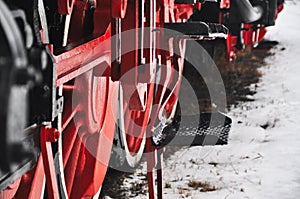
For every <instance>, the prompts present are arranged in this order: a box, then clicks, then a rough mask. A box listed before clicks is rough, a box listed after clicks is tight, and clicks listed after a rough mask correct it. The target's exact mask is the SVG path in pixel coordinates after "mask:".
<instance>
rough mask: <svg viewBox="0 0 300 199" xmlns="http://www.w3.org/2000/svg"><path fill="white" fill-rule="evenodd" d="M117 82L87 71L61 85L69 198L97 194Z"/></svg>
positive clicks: (106, 159)
mask: <svg viewBox="0 0 300 199" xmlns="http://www.w3.org/2000/svg"><path fill="white" fill-rule="evenodd" d="M117 89H118V87H117V84H116V83H113V82H112V81H111V80H110V78H109V77H97V76H95V75H94V73H93V71H92V70H91V71H88V72H86V73H84V74H83V75H81V76H79V77H77V78H76V79H75V80H74V81H73V82H69V83H68V84H66V85H64V86H63V96H64V99H65V103H64V104H65V105H64V111H63V116H62V140H61V141H62V146H61V148H62V158H61V159H62V163H63V164H62V165H63V173H64V177H65V185H66V190H67V194H68V196H69V197H70V198H84V197H94V196H96V197H97V195H99V193H100V189H101V185H102V182H103V179H104V177H105V174H106V170H107V166H108V162H109V158H110V153H111V147H112V141H113V136H114V127H115V121H116V120H115V116H116V111H117V109H116V108H114V107H113V106H112V105H113V104H117Z"/></svg>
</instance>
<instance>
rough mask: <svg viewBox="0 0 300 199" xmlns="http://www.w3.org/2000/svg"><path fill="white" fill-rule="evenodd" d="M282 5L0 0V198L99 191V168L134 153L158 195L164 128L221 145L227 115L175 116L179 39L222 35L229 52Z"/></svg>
mask: <svg viewBox="0 0 300 199" xmlns="http://www.w3.org/2000/svg"><path fill="white" fill-rule="evenodd" d="M282 8H283V0H250V1H249V0H207V1H204V0H200V1H198V0H150V1H145V0H58V1H56V0H23V1H18V0H1V1H0V117H1V120H0V126H1V128H0V129H1V132H0V147H1V153H0V156H1V157H0V198H43V197H48V198H98V197H99V194H100V191H101V186H102V184H103V180H104V177H105V175H106V171H107V168H108V166H109V165H110V164H113V165H115V166H116V167H120V168H121V167H126V168H127V167H135V166H136V165H138V163H139V162H140V160H141V157H142V155H143V153H144V152H146V161H147V166H148V169H147V177H148V190H149V197H150V198H155V197H158V198H162V178H163V177H162V167H161V165H162V164H161V161H162V158H161V155H162V152H163V148H164V146H166V145H169V144H170V143H171V144H172V143H173V144H174V143H175V142H172V140H173V139H174V138H175V137H177V138H178V139H177V141H178V140H179V141H178V143H177V144H178V145H181V146H183V145H189V146H194V145H206V144H226V143H227V137H228V132H229V129H230V123H231V120H230V118H228V117H226V116H225V115H223V114H221V113H218V112H217V113H209V114H208V113H207V114H202V116H201V118H200V119H199V115H198V119H196V120H193V121H190V118H191V117H190V118H188V119H186V118H183V116H181V115H180V114H178V107H179V106H180V103H179V100H178V95H179V91H180V86H181V82H182V78H183V71H184V65H185V57H186V48H187V41H189V40H197V41H203V40H205V41H208V42H209V41H212V40H214V39H216V38H221V39H224V41H226V43H227V59H228V60H229V61H230V60H233V59H235V58H236V56H237V52H238V51H241V50H244V49H245V48H249V46H250V48H253V47H255V46H256V45H257V43H258V42H260V41H261V40H262V39H263V37H264V35H265V33H266V27H267V26H272V25H274V24H275V19H276V17H277V15H278V13H279V12H280V11H281V10H282ZM195 54H197V53H196V52H195ZM195 64H197V63H195ZM200 115H201V114H200ZM212 118H215V120H216V121H217V122H216V123H215V122H211V121H212ZM184 120H187V122H186V123H185V122H184ZM191 120H192V119H191ZM191 126H192V127H194V131H195V134H193V135H192V136H191V135H188V134H187V133H186V132H189V131H191V130H190V129H191V128H190V127H191ZM192 131H193V130H192ZM186 140H187V141H186ZM174 145H176V143H175V144H174ZM112 162H113V163H112ZM155 171H156V172H157V175H156V178H157V182H158V183H157V185H156V188H157V190H155V175H154V174H155Z"/></svg>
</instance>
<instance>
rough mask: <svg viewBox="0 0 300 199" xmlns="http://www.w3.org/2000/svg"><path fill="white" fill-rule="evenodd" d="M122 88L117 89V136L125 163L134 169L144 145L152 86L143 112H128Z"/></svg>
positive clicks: (150, 106)
mask: <svg viewBox="0 0 300 199" xmlns="http://www.w3.org/2000/svg"><path fill="white" fill-rule="evenodd" d="M123 92H125V91H123V89H122V86H120V89H119V120H118V121H119V122H118V127H119V136H120V138H121V142H122V143H121V145H122V146H123V147H124V151H125V156H126V162H127V164H128V166H130V167H136V166H137V164H138V163H139V162H140V160H141V158H142V155H143V152H144V148H145V144H146V129H147V125H148V122H149V117H150V113H151V108H152V99H153V92H154V85H153V84H149V85H148V93H147V102H146V110H145V111H136V110H130V109H129V104H128V102H127V101H126V100H124V99H125V97H124V94H123Z"/></svg>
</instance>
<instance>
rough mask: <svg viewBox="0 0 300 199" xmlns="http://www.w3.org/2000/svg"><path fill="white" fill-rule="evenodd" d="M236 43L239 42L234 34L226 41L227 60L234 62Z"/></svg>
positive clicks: (229, 35)
mask: <svg viewBox="0 0 300 199" xmlns="http://www.w3.org/2000/svg"><path fill="white" fill-rule="evenodd" d="M236 41H237V36H233V35H232V34H228V36H227V39H226V46H227V56H226V58H227V60H228V61H232V60H234V59H235V58H236V52H237V50H236V48H235V45H236Z"/></svg>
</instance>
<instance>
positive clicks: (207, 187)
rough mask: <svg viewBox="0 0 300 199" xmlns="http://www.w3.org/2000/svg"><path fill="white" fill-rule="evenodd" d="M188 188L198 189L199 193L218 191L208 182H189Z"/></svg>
mask: <svg viewBox="0 0 300 199" xmlns="http://www.w3.org/2000/svg"><path fill="white" fill-rule="evenodd" d="M188 186H189V187H191V188H193V189H194V190H197V189H200V191H201V192H209V191H216V190H218V189H220V188H218V187H216V186H215V185H212V184H210V183H209V182H201V181H197V180H191V181H189V183H188Z"/></svg>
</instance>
